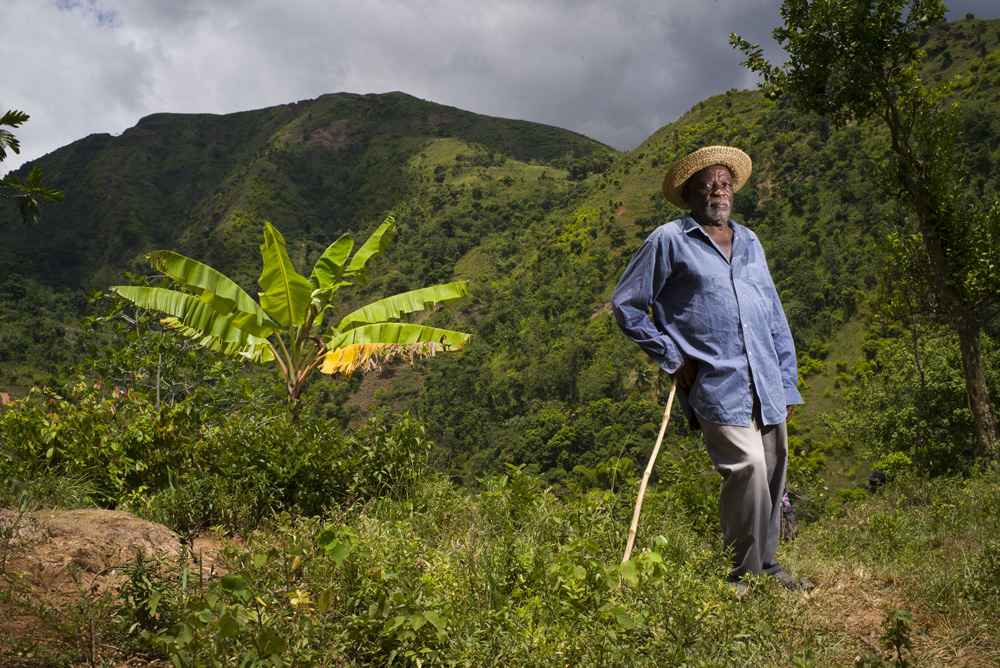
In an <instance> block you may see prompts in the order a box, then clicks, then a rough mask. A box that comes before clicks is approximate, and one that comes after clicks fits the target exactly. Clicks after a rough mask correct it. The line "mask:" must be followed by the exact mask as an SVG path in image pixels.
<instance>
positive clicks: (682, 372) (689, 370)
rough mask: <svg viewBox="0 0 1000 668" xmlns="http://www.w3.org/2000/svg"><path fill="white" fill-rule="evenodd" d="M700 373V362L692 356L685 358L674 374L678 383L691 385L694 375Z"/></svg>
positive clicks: (682, 385) (686, 385) (683, 385)
mask: <svg viewBox="0 0 1000 668" xmlns="http://www.w3.org/2000/svg"><path fill="white" fill-rule="evenodd" d="M697 374H698V363H697V362H695V361H694V360H693V359H691V358H690V357H688V358H685V360H684V361H683V362H681V365H680V366H679V367H677V371H675V372H674V375H676V376H677V384H678V385H680V386H681V387H691V385H692V384H693V383H694V377H695V376H696V375H697Z"/></svg>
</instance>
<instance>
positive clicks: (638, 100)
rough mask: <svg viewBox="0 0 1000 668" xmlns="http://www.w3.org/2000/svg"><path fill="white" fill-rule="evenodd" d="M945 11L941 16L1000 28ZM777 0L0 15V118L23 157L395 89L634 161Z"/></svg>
mask: <svg viewBox="0 0 1000 668" xmlns="http://www.w3.org/2000/svg"><path fill="white" fill-rule="evenodd" d="M994 4H995V3H994V0H967V2H965V3H963V4H961V5H959V3H957V2H956V3H953V9H954V11H953V18H963V17H964V16H965V13H966V12H973V13H975V14H976V15H977V16H978V17H979V18H991V17H995V16H997V15H998V14H1000V11H998V9H997V8H994V6H993V5H994ZM779 6H780V0H618V1H614V0H493V1H485V0H482V1H479V2H468V0H406V1H404V0H365V1H364V2H348V1H347V0H334V1H330V0H283V1H282V2H278V1H276V0H5V3H4V21H5V24H6V25H7V26H16V27H17V28H16V29H9V30H8V31H6V32H5V35H4V39H3V40H2V41H0V58H3V60H4V62H5V63H6V64H7V65H8V67H7V69H6V70H5V74H4V85H3V86H2V87H0V108H2V109H8V108H15V109H22V110H24V111H26V112H28V113H29V114H31V116H32V118H31V120H30V121H29V123H28V124H27V125H26V126H24V128H22V130H20V131H19V133H18V136H19V138H20V139H21V142H22V147H23V149H24V151H23V153H22V154H21V156H14V159H13V160H8V161H7V162H5V163H4V165H3V168H4V169H5V170H6V169H7V168H13V167H14V166H16V165H18V164H20V163H21V162H22V161H24V160H25V159H31V158H35V157H38V156H39V155H41V154H43V153H46V152H48V151H51V150H54V149H56V148H58V147H60V146H63V145H66V144H68V143H70V142H71V141H74V140H76V139H79V138H81V137H84V136H86V135H88V134H91V133H94V132H112V133H116V132H121V131H123V130H124V129H126V128H128V127H130V126H132V125H134V124H135V123H136V122H137V121H138V120H139V118H141V117H142V116H145V115H148V114H151V113H155V112H160V111H171V112H210V113H228V112H233V111H239V110H244V109H255V108H261V107H266V106H271V105H276V104H282V103H285V102H291V101H295V100H300V99H306V98H314V97H317V96H319V95H322V94H324V93H333V92H340V91H349V92H357V93H370V92H387V91H392V90H400V91H404V92H407V93H410V94H412V95H416V96H418V97H422V98H425V99H428V100H433V101H435V102H440V103H443V104H450V105H454V106H457V107H461V108H463V109H468V110H471V111H475V112H478V113H482V114H488V115H492V116H503V117H508V118H519V119H525V120H530V121H536V122H541V123H548V124H551V125H557V126H560V127H565V128H568V129H571V130H575V131H577V132H581V133H583V134H585V135H588V136H590V137H593V138H595V139H598V140H600V141H603V142H605V143H607V144H609V145H611V146H614V147H615V148H619V149H632V148H634V147H636V146H637V145H639V144H640V143H641V142H642V141H644V140H645V139H646V138H647V137H648V136H649V135H650V134H652V133H653V132H655V131H656V130H657V129H659V128H660V127H662V126H663V125H666V124H667V123H670V122H672V121H674V120H676V119H677V117H678V116H680V115H681V114H683V113H684V112H685V111H687V110H688V109H690V108H691V106H692V105H694V104H696V103H697V102H698V101H700V100H702V99H705V98H706V97H708V96H710V95H713V94H717V93H721V92H724V91H725V90H728V89H730V88H734V87H735V88H747V87H752V86H753V85H754V83H755V82H754V80H753V78H752V77H751V76H750V75H748V74H747V73H746V72H745V71H744V70H742V69H741V68H740V67H739V64H738V63H739V60H740V57H739V54H737V53H735V52H734V51H733V50H732V49H731V48H730V47H729V45H728V36H729V33H731V32H737V33H739V34H741V35H743V36H744V37H746V38H747V39H748V40H750V41H751V42H755V43H761V44H763V45H764V46H765V54H766V55H767V56H769V57H771V58H780V57H781V53H780V51H779V50H777V48H776V47H775V46H774V45H773V43H771V42H770V33H771V30H772V29H773V28H774V27H775V26H776V25H777V24H778V22H779V20H780V17H779V14H778V7H779Z"/></svg>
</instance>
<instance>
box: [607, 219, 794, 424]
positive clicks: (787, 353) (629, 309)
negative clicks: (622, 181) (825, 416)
mask: <svg viewBox="0 0 1000 668" xmlns="http://www.w3.org/2000/svg"><path fill="white" fill-rule="evenodd" d="M729 226H730V227H731V228H732V229H733V250H732V260H729V259H727V258H726V255H725V253H723V252H722V251H721V250H720V249H719V247H718V246H717V245H716V244H715V242H714V241H712V239H711V238H710V237H709V236H708V235H707V234H706V233H705V232H704V230H702V229H701V226H699V225H698V223H696V222H695V220H694V219H693V218H691V216H690V215H687V216H684V217H683V218H681V219H680V220H675V221H673V222H670V223H667V224H666V225H661V226H660V227H658V228H657V229H656V230H654V231H653V233H652V234H650V235H649V238H648V239H646V242H645V243H644V244H643V245H642V247H641V248H640V249H639V251H638V252H637V253H636V254H635V257H634V258H632V261H631V262H630V263H629V265H628V267H627V268H626V269H625V273H624V274H623V275H622V277H621V279H620V280H619V281H618V285H617V286H616V287H615V291H614V293H613V294H612V296H611V308H612V309H613V310H614V313H615V319H616V320H617V321H618V326H619V327H621V328H622V331H624V332H625V335H626V336H628V337H629V338H630V339H632V340H633V341H635V342H636V343H637V344H639V346H640V347H641V348H642V349H643V350H645V351H646V352H647V353H648V354H649V355H650V356H651V357H652V358H653V359H654V360H655V361H656V362H657V363H658V364H659V365H660V366H661V367H663V369H664V370H665V371H667V372H669V373H674V372H675V371H677V368H678V367H679V366H680V365H681V362H683V361H684V358H686V357H689V358H691V359H693V360H695V361H697V362H698V373H697V376H696V377H695V381H694V383H693V384H692V386H691V387H690V388H688V390H687V392H684V391H683V388H680V389H681V390H682V392H681V399H682V404H683V405H684V408H685V412H686V413H687V414H688V418H689V419H690V418H691V414H690V411H692V410H693V411H694V413H695V414H696V415H697V416H699V417H702V418H704V419H706V420H708V421H710V422H714V423H716V424H723V425H740V426H744V427H749V426H750V425H751V412H752V410H753V395H752V393H751V389H750V379H751V374H752V378H753V384H754V389H755V390H756V392H757V396H758V397H759V399H760V408H761V417H762V420H763V422H764V424H768V425H771V424H779V423H781V422H783V421H784V420H785V413H786V410H785V408H786V406H790V405H793V404H801V403H802V397H801V395H800V394H799V391H798V369H797V367H796V364H795V346H794V344H793V343H792V335H791V332H790V331H789V329H788V322H787V320H785V313H784V311H783V310H782V308H781V302H780V301H779V300H778V293H777V291H776V290H775V289H774V282H773V281H772V280H771V274H770V272H769V271H768V269H767V262H766V261H765V259H764V250H763V249H762V248H761V245H760V241H758V240H757V237H756V235H755V234H754V233H753V232H751V231H750V230H748V229H747V228H745V227H743V226H742V225H739V224H738V223H736V222H734V221H732V220H730V221H729Z"/></svg>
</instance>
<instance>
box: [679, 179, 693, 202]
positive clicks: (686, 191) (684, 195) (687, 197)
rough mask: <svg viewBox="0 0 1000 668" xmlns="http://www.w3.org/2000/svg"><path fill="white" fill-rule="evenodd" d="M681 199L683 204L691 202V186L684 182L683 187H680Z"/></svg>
mask: <svg viewBox="0 0 1000 668" xmlns="http://www.w3.org/2000/svg"><path fill="white" fill-rule="evenodd" d="M681 199H682V200H684V203H685V204H690V203H691V188H690V187H689V186H688V184H686V183H685V184H684V187H683V188H681Z"/></svg>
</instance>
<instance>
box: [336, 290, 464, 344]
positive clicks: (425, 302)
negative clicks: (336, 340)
mask: <svg viewBox="0 0 1000 668" xmlns="http://www.w3.org/2000/svg"><path fill="white" fill-rule="evenodd" d="M468 292H469V289H468V287H467V285H466V283H465V281H458V282H455V283H445V284H442V285H432V286H430V287H426V288H420V289H419V290H411V291H410V292H403V293H400V294H398V295H393V296H392V297H386V298H385V299H380V300H378V301H377V302H372V303H371V304H368V305H367V306H365V307H363V308H360V309H358V310H357V311H354V312H353V313H349V314H347V315H346V316H344V317H343V319H342V320H341V321H340V323H339V324H338V325H337V329H338V330H339V331H341V332H344V331H347V330H348V329H350V328H352V327H357V326H358V325H367V324H374V323H377V322H387V321H391V320H398V319H399V316H401V315H402V314H404V313H413V312H415V311H423V310H425V309H428V308H431V307H432V306H436V305H437V304H448V303H451V302H453V301H456V300H458V299H461V298H462V297H464V296H465V295H466V294H468Z"/></svg>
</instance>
